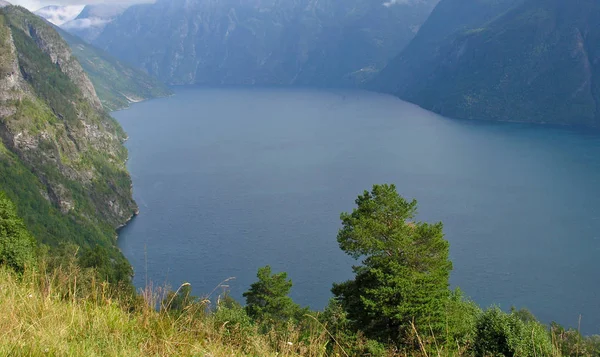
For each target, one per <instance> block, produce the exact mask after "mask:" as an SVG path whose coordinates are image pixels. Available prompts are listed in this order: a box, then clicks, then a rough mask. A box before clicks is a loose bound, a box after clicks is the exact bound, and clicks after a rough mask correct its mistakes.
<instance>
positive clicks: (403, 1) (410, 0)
mask: <svg viewBox="0 0 600 357" xmlns="http://www.w3.org/2000/svg"><path fill="white" fill-rule="evenodd" d="M419 1H420V0H389V1H386V2H384V3H383V6H385V7H390V6H394V5H413V4H415V3H417V2H419Z"/></svg>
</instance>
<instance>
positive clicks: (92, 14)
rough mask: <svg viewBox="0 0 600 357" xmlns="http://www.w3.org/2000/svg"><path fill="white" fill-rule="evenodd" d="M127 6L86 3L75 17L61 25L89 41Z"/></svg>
mask: <svg viewBox="0 0 600 357" xmlns="http://www.w3.org/2000/svg"><path fill="white" fill-rule="evenodd" d="M128 6H129V5H125V4H118V3H117V4H96V5H87V6H86V7H85V8H83V10H82V11H81V13H80V14H79V15H78V16H77V17H76V18H74V19H73V20H71V21H67V22H65V23H64V24H62V25H61V27H62V28H63V29H65V30H67V31H68V32H70V33H72V34H74V35H76V36H78V37H81V38H82V39H84V40H85V41H87V42H91V41H93V40H94V39H96V37H98V35H100V33H101V32H102V31H103V30H104V28H105V27H106V25H108V24H109V23H110V22H111V21H113V20H114V19H115V18H116V17H117V16H119V15H121V14H122V13H123V12H124V11H125V10H126V9H127V7H128Z"/></svg>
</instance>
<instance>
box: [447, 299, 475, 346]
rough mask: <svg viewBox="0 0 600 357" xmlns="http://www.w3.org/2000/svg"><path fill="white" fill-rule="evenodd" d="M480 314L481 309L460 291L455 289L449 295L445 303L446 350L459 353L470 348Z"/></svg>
mask: <svg viewBox="0 0 600 357" xmlns="http://www.w3.org/2000/svg"><path fill="white" fill-rule="evenodd" d="M481 312H482V311H481V308H479V306H477V304H476V303H474V302H473V301H472V300H469V299H467V298H465V296H464V294H463V292H462V291H461V290H460V289H458V288H457V289H456V290H454V291H453V292H452V293H451V294H450V297H449V298H448V302H447V303H446V332H445V335H446V347H447V348H449V349H451V350H456V351H459V352H461V351H462V350H465V349H469V348H471V347H472V345H473V341H474V339H475V330H476V325H477V319H478V318H479V315H481Z"/></svg>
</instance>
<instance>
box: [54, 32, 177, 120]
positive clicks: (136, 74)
mask: <svg viewBox="0 0 600 357" xmlns="http://www.w3.org/2000/svg"><path fill="white" fill-rule="evenodd" d="M56 30H57V31H58V33H59V34H60V35H61V36H62V38H63V39H64V40H65V41H66V42H67V43H68V44H69V46H70V47H71V51H72V52H73V55H75V57H77V59H78V60H79V63H81V66H82V67H83V69H84V70H85V72H86V74H87V75H88V77H89V78H90V80H91V81H92V83H93V84H94V88H95V89H96V93H97V94H98V97H99V98H100V101H101V102H102V105H103V106H104V108H105V109H106V110H108V111H113V110H118V109H124V108H127V107H128V106H129V104H130V103H135V102H139V101H142V100H145V99H150V98H156V97H165V96H167V95H170V94H171V91H170V90H169V89H168V88H167V87H166V86H165V85H164V84H162V83H161V82H160V81H158V80H157V79H156V78H153V77H151V76H149V75H148V74H147V73H146V72H144V71H142V70H139V69H136V68H133V67H131V66H129V65H127V64H125V63H123V62H121V61H119V60H117V59H116V58H114V57H112V56H111V55H109V54H108V53H106V52H104V51H102V50H100V49H98V48H96V47H94V46H92V45H90V44H88V43H87V42H85V41H83V40H82V39H80V38H79V37H77V36H74V35H71V34H70V33H68V32H66V31H64V30H62V29H60V28H57V29H56Z"/></svg>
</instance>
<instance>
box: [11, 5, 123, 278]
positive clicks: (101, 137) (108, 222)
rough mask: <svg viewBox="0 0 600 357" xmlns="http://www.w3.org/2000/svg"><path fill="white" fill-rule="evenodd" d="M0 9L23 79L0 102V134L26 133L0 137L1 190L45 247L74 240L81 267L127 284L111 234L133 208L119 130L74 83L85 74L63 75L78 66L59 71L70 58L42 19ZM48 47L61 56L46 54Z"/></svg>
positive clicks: (71, 61)
mask: <svg viewBox="0 0 600 357" xmlns="http://www.w3.org/2000/svg"><path fill="white" fill-rule="evenodd" d="M0 15H1V17H2V20H0V21H2V22H3V23H5V26H1V25H0V46H2V39H4V36H3V31H4V29H7V27H8V26H9V27H10V30H11V33H12V39H13V43H14V46H15V49H16V55H17V58H18V65H19V70H20V72H21V74H22V75H23V78H24V79H25V80H26V81H27V86H26V88H24V89H21V88H17V89H14V91H15V95H16V96H15V97H14V99H11V100H8V101H6V102H3V103H0V105H2V106H3V107H5V106H6V107H9V108H11V109H14V110H15V112H14V114H13V115H10V116H5V117H3V118H1V119H0V122H1V123H2V125H1V126H0V137H4V138H8V137H11V136H13V135H16V134H17V133H22V134H24V135H25V136H26V137H27V136H28V137H31V138H32V139H33V140H32V142H33V146H32V148H31V149H29V150H22V149H20V148H18V147H14V146H13V145H12V143H11V142H10V141H6V144H4V143H2V144H0V172H2V174H1V175H0V190H3V191H5V192H6V195H7V196H8V197H9V198H10V199H11V200H12V201H13V202H14V203H15V204H16V206H17V212H18V214H19V216H20V217H22V218H23V221H24V222H25V225H26V227H27V228H28V230H29V231H30V232H31V233H32V234H33V236H34V237H35V238H36V239H37V241H38V242H39V243H42V244H46V245H48V246H49V247H50V250H55V249H58V247H59V246H60V245H61V244H62V243H69V244H75V245H77V246H79V247H80V249H78V250H77V254H76V258H77V261H78V262H79V263H80V264H81V265H82V267H83V268H84V269H93V270H94V272H95V274H97V277H98V278H101V279H103V280H108V281H111V282H117V281H124V282H125V283H129V282H130V278H131V275H132V269H131V267H130V265H129V263H128V262H127V260H126V259H125V257H124V256H123V254H122V253H121V252H120V251H119V249H118V248H117V247H116V246H115V239H114V238H115V227H117V226H118V225H120V224H122V223H124V220H125V219H126V218H127V217H128V214H129V213H130V212H131V213H133V211H134V209H135V204H134V203H133V200H132V198H131V180H130V177H129V175H128V173H127V171H126V168H125V165H124V162H125V160H126V158H127V151H126V149H125V148H124V147H123V146H122V144H121V141H120V140H121V139H123V138H124V137H125V134H124V132H123V131H122V129H121V127H120V126H119V125H118V123H116V121H114V119H112V118H110V117H109V116H108V115H107V114H106V113H105V112H104V111H102V110H98V109H96V108H95V107H94V105H93V104H92V103H91V102H90V101H89V100H88V98H86V97H85V96H84V94H83V93H82V90H81V89H80V87H78V86H77V85H76V83H75V81H76V80H77V79H82V80H85V78H75V79H72V78H71V77H70V76H69V75H71V76H73V75H75V76H77V75H78V73H79V72H77V71H76V72H77V73H75V74H72V73H71V72H69V75H67V74H66V73H65V72H67V71H68V70H69V68H70V69H73V68H75V69H76V68H77V64H76V63H75V59H73V58H71V57H70V54H69V49H68V46H67V45H66V43H64V42H63V40H62V39H61V38H60V36H58V34H57V33H56V32H55V31H54V30H53V28H52V27H51V26H50V25H49V24H48V23H46V22H44V21H43V20H41V19H40V18H38V17H37V16H35V15H33V14H31V13H29V12H28V11H26V10H25V9H23V8H20V7H16V6H8V7H5V8H2V9H0ZM3 48H4V47H3ZM48 51H54V52H53V53H54V54H55V55H56V54H57V53H58V56H59V57H60V58H59V59H58V60H57V61H55V60H53V59H51V58H50V56H49V55H48V54H47V52H48ZM2 55H3V54H0V57H2ZM61 56H62V57H61ZM65 58H67V60H66V61H67V63H65V62H64V61H65ZM55 62H58V63H55ZM61 66H62V67H61ZM63 70H64V71H65V72H63ZM9 98H11V96H9ZM84 125H85V127H84ZM89 130H95V131H96V133H97V134H98V135H94V134H96V133H94V132H92V133H91V134H92V135H89V134H90V133H89ZM88 177H91V179H88ZM65 202H66V203H65ZM109 202H110V204H109ZM62 203H65V206H62Z"/></svg>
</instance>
